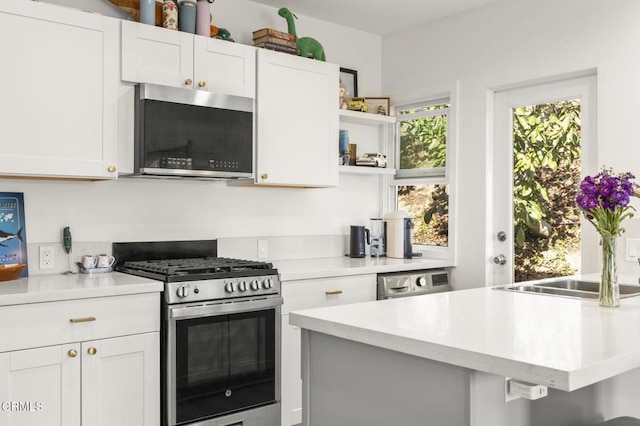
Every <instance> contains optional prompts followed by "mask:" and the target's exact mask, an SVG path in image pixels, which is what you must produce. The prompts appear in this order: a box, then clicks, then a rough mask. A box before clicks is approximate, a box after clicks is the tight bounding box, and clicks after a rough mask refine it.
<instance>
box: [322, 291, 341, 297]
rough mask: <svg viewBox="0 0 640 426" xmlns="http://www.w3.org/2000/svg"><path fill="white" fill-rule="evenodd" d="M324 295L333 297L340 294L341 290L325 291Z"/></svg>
mask: <svg viewBox="0 0 640 426" xmlns="http://www.w3.org/2000/svg"><path fill="white" fill-rule="evenodd" d="M324 294H326V295H327V296H335V295H338V294H342V290H333V291H325V292H324Z"/></svg>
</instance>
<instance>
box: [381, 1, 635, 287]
mask: <svg viewBox="0 0 640 426" xmlns="http://www.w3.org/2000/svg"><path fill="white" fill-rule="evenodd" d="M382 46H383V49H382V52H383V54H382V58H383V62H382V64H383V65H382V88H383V91H384V92H385V93H391V94H392V100H393V99H394V97H393V94H402V93H406V92H412V94H413V96H415V95H416V94H418V93H419V92H420V90H419V88H425V87H430V86H437V85H441V84H451V83H452V82H455V81H456V80H457V81H459V98H458V99H459V111H458V114H459V115H458V129H459V132H458V196H459V198H458V215H459V216H458V223H457V235H458V237H459V241H458V244H457V248H458V251H457V254H458V257H457V264H458V267H457V268H456V271H455V281H456V288H465V287H477V286H481V285H483V284H484V283H485V282H486V279H487V277H488V276H489V275H490V273H491V271H492V269H491V264H490V259H491V257H492V256H493V253H491V252H489V250H486V249H485V247H486V246H487V241H488V238H489V237H488V235H487V233H488V231H487V230H488V229H489V228H488V226H487V223H488V220H489V217H488V214H487V211H490V210H491V209H492V206H488V205H487V203H486V199H487V194H488V188H487V183H486V182H487V181H488V180H489V178H490V176H489V175H488V173H490V172H491V170H490V169H489V168H488V167H487V159H488V158H490V157H488V155H489V153H490V152H491V149H492V141H491V140H488V138H487V136H486V135H487V130H488V126H487V117H488V113H489V111H487V108H486V103H487V100H488V99H489V98H491V97H492V90H495V89H498V88H504V87H509V86H517V85H521V84H524V83H525V82H531V81H535V80H539V79H549V78H553V77H554V76H559V75H563V74H567V73H573V72H580V71H584V70H589V69H596V70H597V84H598V105H597V108H598V124H597V125H598V132H597V139H598V153H597V157H598V161H597V163H598V164H599V165H603V164H606V165H607V166H613V167H614V168H615V169H616V170H619V171H627V170H630V171H632V172H633V173H634V174H635V175H636V176H640V163H639V162H638V159H639V158H640V143H639V142H638V136H637V134H638V132H637V131H636V129H637V121H638V117H639V116H640V102H638V100H639V99H640V49H639V48H638V46H640V2H638V1H637V0H611V1H606V2H603V1H600V0H539V1H536V2H525V1H513V0H505V1H501V2H496V3H492V4H491V5H489V6H486V7H482V8H479V9H476V10H473V11H470V12H468V13H465V14H462V15H459V16H456V17H452V18H448V19H444V20H440V21H437V22H433V23H430V24H428V25H427V24H425V25H424V26H421V27H419V28H412V29H411V30H407V31H405V32H402V33H398V34H394V35H390V36H387V37H385V38H384V39H383V44H382ZM423 91H424V90H423ZM637 181H639V182H640V179H638V180H637ZM635 206H636V208H640V203H638V202H637V201H636V202H635ZM639 217H640V215H639V216H637V217H636V218H635V219H633V220H630V221H628V222H627V223H626V228H627V236H633V237H637V236H640V220H639V219H638V218H639ZM619 246H621V247H619V251H621V250H622V249H623V248H624V241H621V242H620V244H619ZM618 259H619V261H620V269H621V270H622V272H625V271H630V272H632V273H636V274H638V273H640V269H638V265H637V263H631V262H625V261H624V256H623V255H619V256H618Z"/></svg>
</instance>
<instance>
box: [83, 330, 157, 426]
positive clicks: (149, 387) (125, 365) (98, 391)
mask: <svg viewBox="0 0 640 426" xmlns="http://www.w3.org/2000/svg"><path fill="white" fill-rule="evenodd" d="M82 424H83V425H92V426H101V425H103V426H110V425H119V426H127V425H130V426H157V425H158V424H160V340H159V333H157V332H155V333H146V334H136V335H132V336H125V337H116V338H113V339H103V340H96V341H92V342H84V343H82Z"/></svg>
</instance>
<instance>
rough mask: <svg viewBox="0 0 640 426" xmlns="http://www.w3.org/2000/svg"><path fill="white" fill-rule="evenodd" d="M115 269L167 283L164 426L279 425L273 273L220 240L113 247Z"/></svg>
mask: <svg viewBox="0 0 640 426" xmlns="http://www.w3.org/2000/svg"><path fill="white" fill-rule="evenodd" d="M113 252H114V256H116V258H117V259H118V261H117V266H116V270H118V271H121V272H126V273H129V274H134V275H140V276H144V277H147V278H152V279H158V280H162V281H164V282H165V291H164V297H163V302H162V306H161V312H162V330H161V332H162V339H161V342H162V360H161V364H162V372H161V377H162V418H163V423H162V424H163V425H165V426H175V425H202V426H204V425H207V426H222V425H224V426H279V425H280V325H281V320H280V309H281V305H282V297H281V292H280V281H279V279H278V272H277V270H276V269H274V268H273V266H272V265H271V264H270V263H264V262H254V261H247V260H240V259H228V258H221V257H217V243H216V242H215V240H210V241H183V242H157V243H114V248H113Z"/></svg>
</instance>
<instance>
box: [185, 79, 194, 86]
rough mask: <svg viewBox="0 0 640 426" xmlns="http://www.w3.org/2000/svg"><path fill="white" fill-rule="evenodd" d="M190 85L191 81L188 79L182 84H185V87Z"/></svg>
mask: <svg viewBox="0 0 640 426" xmlns="http://www.w3.org/2000/svg"><path fill="white" fill-rule="evenodd" d="M192 83H193V80H191V79H190V78H188V79H186V80H185V81H184V84H186V85H187V86H191V84H192Z"/></svg>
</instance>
